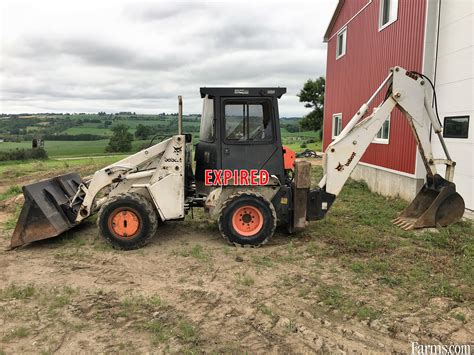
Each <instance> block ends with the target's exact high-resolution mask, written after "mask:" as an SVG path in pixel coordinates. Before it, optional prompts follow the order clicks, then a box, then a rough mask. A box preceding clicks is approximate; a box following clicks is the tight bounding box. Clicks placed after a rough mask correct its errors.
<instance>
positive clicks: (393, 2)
mask: <svg viewBox="0 0 474 355" xmlns="http://www.w3.org/2000/svg"><path fill="white" fill-rule="evenodd" d="M389 1H390V9H389V11H390V12H389V20H388V22H387V23H385V24H382V21H383V10H384V0H380V9H379V32H380V31H382V30H383V29H384V28H387V27H388V26H390V25H391V24H392V23H394V22H395V21H397V19H398V0H389Z"/></svg>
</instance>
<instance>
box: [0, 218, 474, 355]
mask: <svg viewBox="0 0 474 355" xmlns="http://www.w3.org/2000/svg"><path fill="white" fill-rule="evenodd" d="M0 217H1V218H3V216H0ZM9 233H10V232H7V231H3V233H2V234H3V235H2V237H1V238H0V247H1V248H2V249H3V248H5V247H7V245H8V242H9ZM314 247H315V248H318V245H317V244H316V245H315V246H314ZM306 248H307V241H306V240H305V236H304V234H301V235H296V236H294V237H288V236H287V235H285V234H284V233H280V232H278V233H277V234H276V236H275V237H274V238H273V240H271V241H270V243H269V244H268V245H267V246H265V247H263V248H258V249H249V248H235V247H230V246H227V245H226V244H225V242H224V241H223V240H222V238H221V237H220V234H219V232H218V231H217V229H216V228H215V227H213V225H211V224H208V223H207V224H206V222H205V221H188V222H176V223H166V224H162V225H160V227H159V229H158V233H157V236H156V237H155V238H154V239H153V240H152V241H151V243H150V244H148V245H147V246H146V247H145V248H143V249H140V250H136V251H128V252H123V251H116V250H113V249H110V248H109V247H108V246H107V245H106V244H105V243H104V242H103V241H102V240H101V238H100V237H99V236H98V231H97V228H96V227H95V224H93V223H92V222H87V223H86V225H84V226H81V227H80V228H77V229H76V230H75V231H73V232H71V233H69V234H68V235H67V236H64V237H58V238H55V239H52V240H48V241H43V242H37V243H35V244H33V245H30V246H27V247H24V248H20V249H17V250H14V251H9V252H7V251H3V250H2V251H1V252H0V269H1V270H2V272H1V273H0V284H1V285H2V287H3V288H4V290H3V291H2V292H3V293H1V294H0V329H1V330H0V350H2V351H4V352H6V353H18V352H21V353H37V352H38V351H45V352H57V353H64V354H67V353H71V352H77V351H81V352H109V351H111V352H120V351H122V352H139V353H142V352H153V351H154V352H161V351H171V352H184V351H186V350H190V351H198V352H201V351H204V352H211V351H216V352H219V353H220V352H243V351H248V352H251V353H309V352H317V353H328V352H331V353H337V352H342V353H346V352H347V353H349V352H351V353H352V352H355V353H366V352H367V351H374V352H400V353H404V352H408V351H409V349H410V346H411V345H410V344H411V341H418V342H419V343H423V342H425V343H426V344H433V343H438V342H440V341H443V342H445V343H449V342H452V341H457V342H459V343H463V342H464V343H465V342H468V341H469V340H472V339H473V333H472V329H473V328H472V321H471V320H470V319H472V310H469V309H463V310H459V313H460V314H461V313H462V314H463V316H465V317H467V321H463V320H460V321H451V322H449V323H448V322H443V321H442V319H443V318H442V317H443V314H446V312H447V310H449V312H453V310H452V309H449V302H448V301H446V300H444V299H437V300H433V301H432V304H429V305H427V308H426V309H423V310H419V309H412V310H411V311H410V309H409V304H408V303H407V305H400V304H397V303H396V297H395V296H394V293H395V291H393V292H387V293H384V294H381V293H380V290H379V289H378V288H377V286H376V285H373V284H371V283H365V284H359V283H357V282H355V281H354V280H353V277H352V275H351V274H349V273H348V272H347V271H346V270H345V269H343V268H341V267H340V264H339V263H338V261H337V259H325V260H324V263H323V264H321V263H320V260H318V259H317V258H315V257H314V256H311V255H308V254H305V250H306ZM301 256H304V257H301ZM321 284H327V285H328V287H332V286H333V285H338V284H341V285H344V287H347V288H348V289H349V290H351V292H354V294H355V295H356V296H355V297H356V298H357V302H362V303H361V304H371V302H374V300H376V302H377V304H378V305H380V306H381V307H382V311H381V312H382V314H383V316H382V317H380V318H379V319H375V320H369V319H362V320H360V319H358V318H357V317H355V316H351V315H349V316H348V315H345V314H342V313H341V312H340V309H337V307H334V305H332V304H331V302H327V301H326V299H325V298H322V297H321V295H319V294H318V293H316V292H314V290H316V289H317V288H318V286H319V285H321ZM9 285H10V287H12V286H11V285H13V286H14V287H13V288H12V289H11V290H10V291H8V290H7V291H5V290H6V288H7V287H8V286H9ZM15 287H23V288H25V287H31V289H32V291H31V292H30V293H32V295H31V296H28V292H26V291H25V290H26V289H20V290H18V289H16V288H15ZM25 292H26V293H25ZM25 294H26V297H23V296H25ZM158 298H159V300H160V302H158V303H157V302H155V301H153V300H156V299H158ZM130 300H132V301H130ZM133 300H135V301H133ZM137 300H138V301H137ZM147 300H148V301H147ZM150 300H151V301H150ZM440 317H441V318H440ZM436 323H438V326H436V327H433V325H434V324H436Z"/></svg>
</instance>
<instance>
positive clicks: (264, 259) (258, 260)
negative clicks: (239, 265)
mask: <svg viewBox="0 0 474 355" xmlns="http://www.w3.org/2000/svg"><path fill="white" fill-rule="evenodd" d="M252 262H253V263H254V264H255V265H257V266H264V267H268V268H270V267H272V266H273V262H272V259H271V258H270V257H269V256H267V255H263V256H260V255H253V256H252Z"/></svg>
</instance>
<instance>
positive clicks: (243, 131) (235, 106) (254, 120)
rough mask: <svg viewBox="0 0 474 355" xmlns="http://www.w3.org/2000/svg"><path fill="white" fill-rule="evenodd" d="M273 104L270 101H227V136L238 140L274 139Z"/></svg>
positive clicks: (231, 139) (232, 139)
mask: <svg viewBox="0 0 474 355" xmlns="http://www.w3.org/2000/svg"><path fill="white" fill-rule="evenodd" d="M270 110H271V105H270V104H269V103H268V102H256V103H238V102H232V103H226V104H225V109H224V111H225V113H224V114H225V138H226V140H229V141H237V142H249V141H253V142H258V141H268V140H272V139H273V130H272V120H271V111H270Z"/></svg>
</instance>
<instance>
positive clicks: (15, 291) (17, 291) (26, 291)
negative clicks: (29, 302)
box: [0, 284, 36, 300]
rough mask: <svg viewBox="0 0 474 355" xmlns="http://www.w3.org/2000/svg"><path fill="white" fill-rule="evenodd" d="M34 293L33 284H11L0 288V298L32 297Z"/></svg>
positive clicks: (22, 298) (21, 298) (20, 298)
mask: <svg viewBox="0 0 474 355" xmlns="http://www.w3.org/2000/svg"><path fill="white" fill-rule="evenodd" d="M35 293H36V289H35V287H34V285H31V284H28V285H25V286H19V285H15V284H11V285H9V286H8V287H6V288H4V289H2V290H0V300H8V299H15V300H25V299H28V298H30V297H32V296H33V295H34V294H35Z"/></svg>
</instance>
